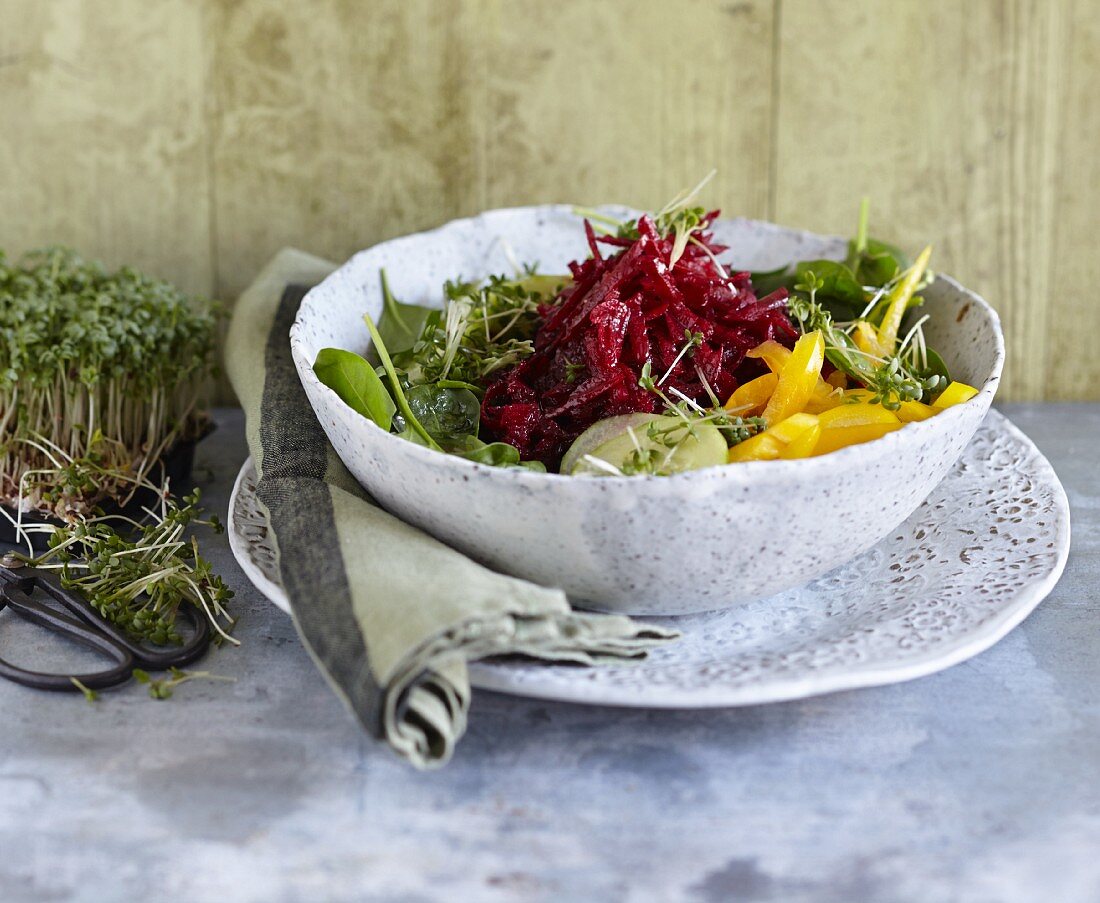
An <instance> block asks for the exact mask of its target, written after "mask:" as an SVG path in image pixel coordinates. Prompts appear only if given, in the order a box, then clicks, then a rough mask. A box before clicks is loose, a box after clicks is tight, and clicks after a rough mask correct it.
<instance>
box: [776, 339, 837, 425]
mask: <svg viewBox="0 0 1100 903" xmlns="http://www.w3.org/2000/svg"><path fill="white" fill-rule="evenodd" d="M823 363H825V339H824V338H823V337H822V335H821V331H820V330H814V331H813V332H808V333H806V334H805V335H804V336H802V337H801V338H799V340H798V341H797V342H795V344H794V350H793V351H791V355H790V357H789V358H787V361H786V363H785V364H783V370H782V371H781V372H780V374H779V382H778V384H777V385H776V387H775V392H774V393H772V397H771V399H770V400H769V401H768V406H767V407H766V408H764V413H763V415H761V416H763V418H764V420H765V421H766V422H767V423H768V425H769V426H771V425H773V424H776V423H779V422H780V421H781V420H786V419H787V418H788V417H790V416H791V415H792V414H797V413H798V412H799V411H801V410H802V409H803V408H805V407H806V402H808V401H809V400H810V397H811V396H812V395H813V393H814V387H815V386H816V385H817V383H818V381H819V380H820V379H821V365H822V364H823Z"/></svg>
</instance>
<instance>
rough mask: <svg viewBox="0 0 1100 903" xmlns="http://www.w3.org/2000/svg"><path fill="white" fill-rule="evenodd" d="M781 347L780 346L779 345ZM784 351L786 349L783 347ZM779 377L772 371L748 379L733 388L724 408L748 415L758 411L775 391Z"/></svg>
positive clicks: (734, 412)
mask: <svg viewBox="0 0 1100 903" xmlns="http://www.w3.org/2000/svg"><path fill="white" fill-rule="evenodd" d="M780 347H782V346H780ZM783 350H784V351H786V350H787V349H786V348H784V349H783ZM778 382H779V377H778V376H776V375H775V374H774V373H765V374H764V375H763V376H758V377H756V379H750V380H749V381H748V382H747V383H743V384H742V385H740V386H738V387H737V388H736V389H734V391H733V394H732V395H731V396H730V398H729V401H727V402H726V410H727V411H729V412H730V413H732V414H740V415H742V416H749V415H752V414H756V413H759V412H760V411H762V410H763V409H764V406H765V405H766V404H767V403H768V399H769V398H771V397H772V393H773V392H775V387H776V385H777V384H778Z"/></svg>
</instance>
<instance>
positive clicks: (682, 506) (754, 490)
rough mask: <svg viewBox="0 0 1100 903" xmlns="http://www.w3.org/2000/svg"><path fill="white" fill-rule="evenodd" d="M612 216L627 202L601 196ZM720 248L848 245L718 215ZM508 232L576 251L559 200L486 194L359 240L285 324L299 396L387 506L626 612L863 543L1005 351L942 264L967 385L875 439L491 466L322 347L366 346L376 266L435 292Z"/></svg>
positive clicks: (415, 290) (809, 250) (555, 268)
mask: <svg viewBox="0 0 1100 903" xmlns="http://www.w3.org/2000/svg"><path fill="white" fill-rule="evenodd" d="M607 212H608V213H610V214H611V215H615V216H627V215H630V214H631V213H633V211H629V210H626V209H625V208H607ZM714 232H715V234H716V236H717V238H718V240H719V241H720V242H722V243H723V244H727V245H729V246H730V250H729V251H728V252H726V254H725V255H724V256H723V259H724V260H726V261H729V262H731V263H733V264H734V265H735V266H737V267H743V268H746V269H772V268H774V267H777V266H780V265H782V264H784V263H787V262H789V261H791V260H799V259H806V258H812V257H833V258H839V257H842V256H843V254H844V250H845V244H844V242H843V241H842V240H840V239H837V238H829V237H822V236H817V235H813V234H810V233H807V232H799V231H795V230H792V229H784V228H781V227H779V226H775V225H771V224H769V223H762V222H755V221H752V220H742V219H738V220H720V221H718V222H717V223H715V227H714ZM502 239H506V240H507V244H508V245H509V246H510V247H511V249H512V250H513V252H514V253H515V255H516V257H517V258H518V259H519V260H522V261H538V262H539V264H540V268H541V270H542V271H543V272H564V271H565V267H566V264H567V263H568V262H569V261H570V260H573V259H576V258H578V257H583V256H584V255H585V253H586V247H585V242H584V234H583V231H582V229H581V226H580V221H579V220H578V219H577V217H576V216H574V215H573V214H572V213H571V212H570V210H569V208H568V207H561V206H546V207H525V208H516V209H510V210H494V211H491V212H489V213H485V214H482V215H481V216H478V217H474V218H472V219H464V220H458V221H456V222H452V223H449V224H447V225H446V226H443V227H442V228H440V229H436V230H435V231H432V232H426V233H423V234H420V235H411V236H408V237H405V238H399V239H395V240H393V241H388V242H385V243H383V244H380V245H377V246H375V247H373V248H370V249H369V250H366V251H363V252H361V253H359V254H357V255H356V256H355V257H353V258H352V259H351V260H350V261H349V262H348V263H347V264H345V265H344V266H343V267H341V268H340V269H339V270H337V271H336V272H335V273H333V274H332V275H331V276H329V278H328V279H326V280H325V281H324V282H323V283H321V284H320V285H319V286H317V287H316V288H314V289H313V290H312V291H311V292H310V293H309V294H308V296H307V297H306V298H305V300H304V302H303V303H302V307H301V310H300V312H299V314H298V318H297V320H296V322H295V324H294V327H293V329H292V330H291V334H290V339H291V347H292V349H293V354H294V360H295V363H296V365H297V368H298V373H299V375H300V376H301V379H302V383H303V385H304V386H305V389H306V393H307V395H308V396H309V399H310V402H311V403H312V405H313V408H314V410H315V411H316V412H317V416H318V418H319V419H320V421H321V423H322V425H323V426H324V428H325V432H326V433H327V434H328V437H329V439H330V440H331V441H332V443H333V445H334V446H335V448H336V451H337V453H338V454H339V455H340V457H341V459H342V460H343V461H344V463H345V464H347V466H348V468H349V469H350V470H351V472H352V473H353V474H354V475H355V477H356V478H357V479H358V480H359V481H360V482H361V483H362V484H363V486H365V487H366V488H367V489H368V490H369V491H370V493H371V494H372V495H373V496H374V497H375V498H377V499H378V500H379V502H381V503H382V504H383V505H384V506H385V507H386V508H387V509H389V510H390V511H392V512H394V513H395V514H397V515H398V516H399V517H401V518H403V519H404V520H406V521H408V522H410V523H413V524H416V525H417V526H418V527H421V528H422V529H424V530H426V531H428V532H429V533H432V534H433V535H435V536H437V537H439V538H440V539H442V540H444V541H445V542H447V543H450V544H451V545H452V546H454V547H456V548H458V549H461V550H462V551H464V552H466V553H468V554H470V555H472V556H473V557H475V558H477V559H479V560H481V561H484V562H486V563H487V564H489V565H491V566H493V567H495V568H498V569H500V570H502V571H505V572H507V573H511V574H515V575H517V576H520V577H526V578H528V579H530V580H534V581H536V582H538V583H542V584H546V585H551V586H560V587H562V588H563V589H565V590H566V591H567V592H568V593H569V595H570V597H571V598H572V599H573V600H574V601H575V602H576V603H577V604H579V605H582V606H584V607H588V608H597V609H603V610H611V611H619V612H627V613H630V614H684V613H688V612H696V611H705V610H710V609H716V608H725V607H729V606H732V605H736V604H738V603H740V602H744V601H747V600H751V599H757V598H761V597H763V596H768V595H771V594H773V593H777V592H779V591H781V590H785V589H789V588H791V587H794V586H798V585H800V584H802V583H805V582H806V581H808V580H811V579H813V578H814V577H817V576H819V575H821V574H823V573H825V572H827V571H829V570H831V569H832V568H835V567H837V566H838V565H841V564H843V563H845V562H847V561H849V560H850V559H852V558H853V557H855V556H856V555H858V554H859V553H860V552H863V551H864V550H866V549H868V548H870V547H871V546H872V545H874V544H875V543H876V542H878V541H879V540H880V539H882V538H883V537H884V536H886V534H888V533H889V532H890V531H891V530H892V529H894V528H895V527H896V526H897V525H898V524H900V523H901V522H902V521H904V520H905V519H906V518H907V517H908V516H909V515H910V514H911V513H912V512H913V511H914V510H915V509H916V508H917V506H918V505H919V504H920V503H921V501H923V500H924V498H925V497H926V496H927V495H928V494H929V492H931V490H932V489H933V488H934V487H935V486H936V485H937V484H938V483H939V482H940V480H941V479H942V478H943V477H944V475H945V474H946V473H947V470H948V469H949V468H950V467H951V465H952V464H954V462H955V460H956V459H957V458H958V457H959V455H960V453H961V452H962V450H963V448H964V447H965V446H966V444H967V443H968V442H969V441H970V439H971V437H972V436H973V435H974V432H975V430H977V428H978V425H979V424H980V423H981V421H982V419H983V418H984V417H985V414H986V411H987V410H988V409H989V405H990V403H991V402H992V400H993V395H994V392H995V391H996V388H997V382H998V380H999V378H1000V375H1001V366H1002V363H1003V361H1004V341H1003V337H1002V335H1001V328H1000V322H999V320H998V318H997V315H996V313H995V312H994V311H993V310H992V309H991V308H990V307H989V305H988V304H986V302H985V301H984V300H982V299H981V298H980V297H979V296H978V295H976V294H974V293H973V292H970V291H968V290H967V289H965V288H963V287H962V286H961V285H959V284H958V283H957V282H955V281H954V280H951V279H948V278H947V277H944V276H940V277H938V278H937V279H936V281H935V283H934V284H933V285H931V286H930V287H929V288H928V289H927V290H926V291H925V292H924V293H923V294H924V295H925V297H926V299H927V301H926V304H925V306H924V308H923V313H928V314H930V315H931V320H930V321H929V322H928V324H927V325H926V327H925V332H926V335H927V337H928V342H929V345H930V346H931V347H933V348H935V349H937V350H938V351H939V352H940V353H941V354H942V355H943V357H944V359H945V360H946V362H947V364H948V367H950V369H951V372H952V375H953V376H954V377H955V378H956V379H960V380H962V381H964V382H967V383H970V384H972V385H975V386H978V387H980V389H981V391H980V392H979V394H978V395H977V397H976V398H974V399H972V400H971V401H969V402H967V403H966V404H964V405H959V406H957V407H954V408H950V409H948V410H946V411H945V412H943V413H942V414H939V415H938V416H936V417H933V418H931V419H929V420H926V421H924V422H923V423H913V424H908V425H907V426H905V427H903V428H902V429H900V430H898V431H896V432H894V433H890V434H888V435H887V436H885V437H884V438H882V439H879V440H877V441H874V442H869V443H866V444H864V445H859V446H854V447H851V448H847V449H842V450H840V451H838V452H834V453H833V454H830V455H823V456H822V457H819V458H810V459H808V460H802V461H766V462H755V463H748V464H737V465H729V466H723V467H712V468H707V469H705V470H697V471H692V472H690V473H685V474H680V475H677V476H672V477H587V478H585V477H565V476H558V475H555V474H537V473H532V472H530V471H526V470H520V469H516V470H504V469H500V468H493V467H486V466H483V465H479V464H474V463H473V462H470V461H466V460H463V459H461V458H457V457H452V456H449V455H445V454H442V453H439V452H434V451H431V450H429V449H426V448H423V447H421V446H419V445H415V444H413V443H411V442H407V441H405V440H404V439H399V438H398V437H397V436H394V435H391V434H389V433H385V432H383V431H382V430H381V429H380V428H379V427H377V426H376V425H375V424H374V423H372V422H370V421H368V420H366V419H365V418H363V417H361V416H359V415H358V414H356V413H355V412H354V411H353V410H351V408H349V407H347V405H345V404H344V403H343V402H342V401H341V400H340V398H339V397H338V396H337V395H336V394H335V393H334V392H332V391H331V390H330V389H328V388H327V387H326V386H324V385H322V384H321V382H320V381H319V380H318V379H317V377H316V376H315V375H314V373H313V369H312V368H313V361H314V359H315V358H316V357H317V353H318V351H320V350H321V349H322V348H325V347H329V346H332V347H338V348H347V349H350V350H352V351H356V352H358V353H364V352H365V351H366V350H367V349H368V347H369V345H370V336H369V334H368V332H367V328H366V325H365V324H364V322H363V316H362V315H363V313H364V311H368V312H370V314H371V315H372V316H374V317H377V316H378V315H379V313H380V311H381V307H382V295H381V289H380V285H379V269H380V268H383V267H384V268H385V269H386V273H387V276H388V277H389V280H390V284H391V286H392V288H393V291H394V293H395V294H396V295H397V297H399V298H400V299H402V300H403V301H408V302H412V303H417V304H424V305H427V306H439V305H440V303H441V286H442V284H443V281H444V280H445V279H450V278H455V277H456V276H463V277H467V278H473V277H481V276H485V275H486V274H489V273H495V272H509V271H510V264H509V262H508V257H507V254H506V252H505V246H504V244H503V243H502Z"/></svg>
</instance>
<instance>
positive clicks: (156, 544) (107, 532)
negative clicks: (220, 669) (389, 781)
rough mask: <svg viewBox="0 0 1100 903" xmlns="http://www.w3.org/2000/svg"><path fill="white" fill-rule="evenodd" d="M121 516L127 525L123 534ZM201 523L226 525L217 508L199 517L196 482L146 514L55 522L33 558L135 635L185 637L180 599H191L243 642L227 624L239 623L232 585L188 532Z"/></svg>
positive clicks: (169, 640) (171, 640)
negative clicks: (231, 609)
mask: <svg viewBox="0 0 1100 903" xmlns="http://www.w3.org/2000/svg"><path fill="white" fill-rule="evenodd" d="M116 524H119V525H125V526H126V527H128V528H129V529H128V530H127V532H126V534H122V533H120V532H118V530H116V528H115V525H116ZM197 526H206V527H209V528H211V529H213V530H214V531H215V532H220V531H221V529H222V527H221V524H220V523H219V521H218V518H217V517H216V516H211V517H209V518H204V517H202V509H201V508H200V507H199V490H197V489H196V490H194V492H192V493H191V494H190V495H187V496H185V497H184V498H183V499H182V504H181V502H180V501H177V500H176V499H174V498H172V497H170V496H162V500H161V505H160V508H159V510H152V509H149V510H147V520H146V522H138V521H134V520H131V519H129V518H126V517H123V516H122V515H100V516H92V517H87V518H82V519H80V520H79V521H77V522H76V523H72V524H66V525H65V526H63V527H56V528H52V532H50V536H49V549H48V551H46V552H45V553H44V554H43V555H41V556H39V557H38V558H35V559H31V560H30V562H29V563H30V564H31V565H32V566H33V567H36V568H39V569H42V570H52V571H57V572H58V575H59V577H60V578H61V585H62V586H63V587H64V588H65V589H69V590H76V591H78V592H80V593H81V594H82V595H83V597H84V598H85V599H86V600H87V601H88V602H89V604H91V606H92V607H93V608H95V609H96V611H98V612H99V613H100V614H101V615H103V617H105V618H106V619H107V620H109V621H110V622H111V623H112V624H116V625H118V626H119V627H121V628H122V629H123V630H125V631H126V632H127V633H128V634H129V635H130V636H131V637H133V638H134V639H137V640H143V641H145V642H149V643H154V644H156V645H160V646H165V645H169V644H178V643H180V642H181V639H182V638H181V637H180V634H179V632H178V631H177V629H176V615H177V613H178V611H179V609H180V607H181V606H182V605H193V606H195V607H196V608H197V609H199V610H200V611H201V612H202V614H203V616H204V617H206V619H207V620H208V621H209V622H210V625H211V626H212V627H213V628H214V630H215V631H216V632H217V634H218V637H219V638H220V639H221V640H222V641H228V642H230V643H232V644H233V645H239V643H238V641H237V640H235V639H233V638H232V637H231V636H230V635H229V632H228V631H229V630H231V629H232V627H233V625H234V623H235V621H234V619H233V618H232V617H230V615H229V613H228V611H227V609H226V605H227V603H228V602H229V600H230V599H231V598H232V596H233V591H232V590H231V589H229V587H227V586H226V585H225V583H224V582H223V581H222V579H221V577H219V576H218V575H217V574H215V573H214V572H213V569H212V567H211V565H210V562H209V561H207V560H206V559H205V558H203V557H202V556H201V555H200V554H199V547H198V541H197V540H196V538H195V537H194V536H193V535H191V530H192V529H193V528H194V527H197Z"/></svg>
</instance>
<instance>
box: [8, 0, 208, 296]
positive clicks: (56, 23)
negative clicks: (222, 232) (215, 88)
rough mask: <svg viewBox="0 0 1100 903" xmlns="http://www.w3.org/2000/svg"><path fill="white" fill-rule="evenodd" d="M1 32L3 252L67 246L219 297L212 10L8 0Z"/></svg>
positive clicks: (183, 1)
mask: <svg viewBox="0 0 1100 903" xmlns="http://www.w3.org/2000/svg"><path fill="white" fill-rule="evenodd" d="M108 10H109V11H108ZM0 22H3V23H4V25H3V27H2V28H0V107H2V109H3V126H4V137H3V141H0V171H2V172H3V173H4V177H3V178H2V179H0V210H3V212H4V215H3V216H0V247H2V248H4V249H5V250H7V252H8V253H9V256H17V255H18V254H21V253H22V252H23V251H26V250H29V249H30V248H34V247H38V246H41V245H45V244H69V245H72V246H74V247H76V248H77V249H79V250H80V251H81V252H83V253H85V254H87V255H89V256H93V257H98V258H101V259H103V260H104V262H105V263H107V264H108V265H118V264H123V263H127V264H133V265H135V266H137V267H139V268H142V269H145V270H147V271H149V272H150V273H153V274H155V275H158V276H161V277H163V278H166V279H169V280H171V281H172V282H175V283H177V284H178V285H180V286H181V287H182V288H184V289H185V290H188V291H191V292H196V293H204V294H205V293H209V292H210V291H211V289H212V287H213V284H212V265H211V259H210V254H211V241H210V231H209V219H210V205H209V184H210V183H209V179H208V166H207V159H206V153H207V146H206V132H205V119H204V115H205V110H204V106H205V104H204V89H205V72H206V60H205V57H204V53H203V43H202V38H203V27H202V11H201V9H200V8H199V7H198V6H197V5H196V4H193V3H189V2H187V0H161V2H158V3H148V2H146V0H112V2H111V4H110V5H109V7H105V6H104V5H103V4H100V3H97V2H95V0H74V2H69V3H42V2H40V0H0Z"/></svg>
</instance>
